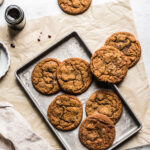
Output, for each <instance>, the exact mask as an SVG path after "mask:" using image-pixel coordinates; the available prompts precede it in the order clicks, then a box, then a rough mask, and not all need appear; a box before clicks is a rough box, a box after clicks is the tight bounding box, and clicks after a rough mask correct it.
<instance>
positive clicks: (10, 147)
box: [0, 102, 52, 150]
mask: <svg viewBox="0 0 150 150" xmlns="http://www.w3.org/2000/svg"><path fill="white" fill-rule="evenodd" d="M0 150H52V148H51V147H50V146H49V145H48V143H47V142H46V141H45V140H44V139H42V138H41V137H40V136H38V135H37V134H35V133H34V132H33V131H32V129H31V127H30V126H29V124H28V123H27V122H26V120H25V119H24V118H23V117H22V116H21V115H20V114H19V113H18V112H17V111H16V110H15V109H14V107H13V105H11V104H10V103H6V102H0Z"/></svg>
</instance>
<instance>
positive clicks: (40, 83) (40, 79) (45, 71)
mask: <svg viewBox="0 0 150 150" xmlns="http://www.w3.org/2000/svg"><path fill="white" fill-rule="evenodd" d="M59 64H60V61H58V60H57V59H54V58H46V59H44V60H42V61H41V62H39V63H38V64H37V65H36V66H35V68H34V70H33V72H32V83H33V85H34V87H35V88H36V90H37V91H39V92H40V93H42V94H47V95H49V94H54V93H56V92H58V91H59V90H60V87H59V84H58V82H57V76H56V70H57V67H58V66H59Z"/></svg>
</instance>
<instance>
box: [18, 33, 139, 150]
mask: <svg viewBox="0 0 150 150" xmlns="http://www.w3.org/2000/svg"><path fill="white" fill-rule="evenodd" d="M47 57H51V58H57V59H59V60H60V61H63V60H64V59H66V58H69V57H79V58H82V59H84V60H86V61H88V62H90V57H91V52H90V50H89V49H88V48H87V46H86V45H85V43H84V42H83V40H82V39H81V38H80V37H79V35H78V34H77V33H76V32H72V33H71V34H69V35H68V36H66V37H65V38H63V39H62V40H60V41H59V42H58V43H56V44H54V45H53V46H51V47H50V48H48V49H47V50H45V51H44V52H42V53H41V54H39V55H38V56H36V57H35V58H33V59H32V60H30V61H29V62H28V63H26V64H25V65H23V66H22V67H21V68H19V69H18V70H17V71H16V78H17V80H18V81H19V83H20V85H21V86H22V87H23V89H24V90H25V92H26V93H27V95H28V96H29V97H30V100H31V101H32V102H33V103H34V105H35V106H36V108H37V109H38V110H39V112H40V113H41V115H42V117H43V118H44V119H45V121H46V123H47V124H48V126H49V127H50V128H51V129H52V131H53V132H54V134H55V135H56V137H57V138H58V140H59V141H60V143H61V144H62V145H63V147H64V149H66V150H87V148H86V147H84V146H83V145H82V144H81V143H80V141H79V138H78V130H79V126H80V125H79V126H78V128H76V129H74V130H72V131H67V132H63V131H59V130H57V129H55V128H54V127H53V126H52V125H51V124H50V122H49V121H48V118H47V109H48V106H49V104H50V103H51V101H52V100H53V99H54V98H55V97H56V96H57V95H59V94H61V93H63V92H59V93H57V94H55V95H51V96H44V95H42V94H40V93H39V92H37V91H36V90H35V89H34V87H33V85H32V81H31V74H32V71H33V69H34V67H35V65H36V64H37V63H38V62H39V61H41V60H42V59H44V58H47ZM101 88H111V89H112V90H114V91H115V92H116V94H117V95H118V96H119V97H120V98H121V100H122V103H123V113H122V116H121V118H120V120H119V121H118V123H117V124H116V126H115V127H116V138H115V141H114V143H113V144H112V145H111V146H110V147H109V148H108V150H112V149H114V148H116V147H117V146H119V145H120V144H122V143H123V142H124V141H126V140H127V139H129V138H130V137H131V136H133V135H134V134H135V133H137V132H138V131H139V130H140V129H141V127H142V125H141V123H140V122H139V120H138V119H137V117H136V115H135V114H134V112H133V111H132V110H131V108H130V107H129V105H128V104H127V102H126V101H125V99H124V98H123V96H122V95H121V94H120V92H119V90H118V88H117V86H116V85H112V84H104V83H100V82H98V81H97V80H96V79H94V80H93V82H92V84H91V86H90V87H89V88H88V90H87V91H86V92H84V93H83V94H80V95H77V97H78V98H79V99H80V100H81V102H82V104H83V118H82V120H84V119H85V117H86V114H85V104H86V101H87V99H88V98H89V96H90V95H91V94H92V93H93V92H95V91H96V90H98V89H101Z"/></svg>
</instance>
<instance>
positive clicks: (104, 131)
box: [79, 114, 116, 150]
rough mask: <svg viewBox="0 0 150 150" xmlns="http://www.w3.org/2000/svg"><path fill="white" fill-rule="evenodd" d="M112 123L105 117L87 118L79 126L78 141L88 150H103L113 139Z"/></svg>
mask: <svg viewBox="0 0 150 150" xmlns="http://www.w3.org/2000/svg"><path fill="white" fill-rule="evenodd" d="M115 134H116V132H115V127H114V124H113V122H112V121H111V120H110V119H109V118H108V117H107V116H105V115H102V114H94V115H91V116H89V117H87V118H86V119H85V120H84V121H83V122H82V123H81V126H80V129H79V139H80V141H81V143H82V144H83V145H84V146H86V147H87V148H88V149H90V150H105V149H107V148H108V147H110V145H111V144H112V143H113V141H114V139H115Z"/></svg>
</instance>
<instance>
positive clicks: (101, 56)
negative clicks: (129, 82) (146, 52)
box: [91, 46, 128, 83]
mask: <svg viewBox="0 0 150 150" xmlns="http://www.w3.org/2000/svg"><path fill="white" fill-rule="evenodd" d="M91 71H92V73H93V74H94V76H95V77H96V78H97V79H98V80H99V81H102V82H108V83H119V82H120V81H121V80H123V78H124V77H125V76H126V74H127V71H128V66H127V61H126V57H125V56H124V54H123V53H122V52H121V51H119V50H118V49H116V48H114V47H112V46H104V47H101V48H100V49H99V50H97V51H96V52H95V53H94V54H93V55H92V58H91Z"/></svg>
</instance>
